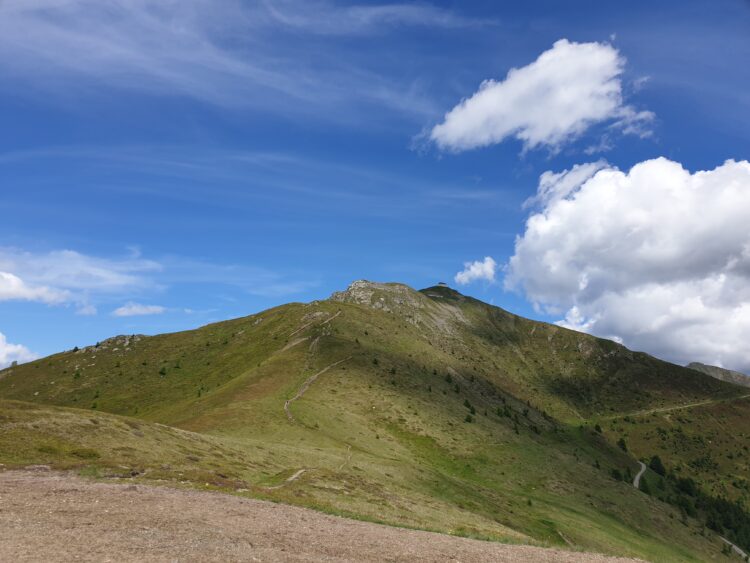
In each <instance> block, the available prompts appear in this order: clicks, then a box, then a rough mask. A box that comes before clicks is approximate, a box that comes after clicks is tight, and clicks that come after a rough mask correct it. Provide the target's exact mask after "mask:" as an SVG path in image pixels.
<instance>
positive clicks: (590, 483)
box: [0, 281, 750, 561]
mask: <svg viewBox="0 0 750 563" xmlns="http://www.w3.org/2000/svg"><path fill="white" fill-rule="evenodd" d="M748 415H750V401H748V397H747V394H746V390H745V389H742V388H740V387H737V386H736V385H732V384H729V383H725V382H723V381H719V380H717V379H715V378H713V377H709V376H707V375H705V374H703V373H700V372H698V371H696V370H693V369H687V368H684V367H680V366H676V365H674V364H670V363H667V362H663V361H661V360H658V359H656V358H653V357H651V356H649V355H647V354H643V353H640V352H633V351H630V350H628V349H627V348H625V347H623V346H621V345H619V344H617V343H614V342H611V341H608V340H604V339H599V338H595V337H592V336H589V335H586V334H582V333H578V332H574V331H571V330H567V329H564V328H561V327H558V326H554V325H550V324H546V323H541V322H536V321H531V320H528V319H524V318H522V317H518V316H516V315H513V314H511V313H509V312H507V311H504V310H502V309H499V308H497V307H493V306H490V305H487V304H485V303H482V302H481V301H478V300H475V299H472V298H470V297H467V296H464V295H462V294H460V293H458V292H456V291H455V290H453V289H451V288H448V287H445V286H442V285H440V286H435V287H430V288H427V289H424V290H422V291H415V290H413V289H411V288H410V287H408V286H405V285H402V284H393V283H388V284H384V283H373V282H367V281H358V282H354V283H353V284H352V285H351V286H350V287H349V288H348V289H347V290H345V291H342V292H337V293H335V294H334V295H332V296H331V298H329V299H327V300H322V301H313V302H311V303H290V304H287V305H283V306H280V307H276V308H273V309H270V310H267V311H264V312H261V313H258V314H256V315H251V316H248V317H244V318H240V319H234V320H230V321H225V322H220V323H215V324H211V325H208V326H205V327H202V328H199V329H196V330H191V331H186V332H179V333H173V334H162V335H158V336H141V335H129V336H118V337H114V338H111V339H109V340H105V341H103V342H100V343H97V344H96V345H94V346H87V347H83V348H80V349H74V350H70V351H67V352H62V353H60V354H55V355H52V356H49V357H47V358H43V359H40V360H37V361H34V362H31V363H28V364H23V365H19V366H14V367H12V368H9V369H6V370H4V371H1V372H0V428H2V432H0V463H3V464H5V465H6V466H7V467H18V466H24V465H29V464H48V465H51V466H53V467H57V468H62V469H73V470H77V471H79V472H83V473H85V474H87V475H91V476H98V477H101V478H105V477H106V478H109V477H118V478H128V479H135V480H136V481H138V480H141V481H146V482H150V481H159V482H164V481H167V482H174V483H176V484H180V485H181V486H185V485H190V486H193V487H198V488H209V489H218V490H232V491H235V492H236V493H237V494H242V495H250V496H253V497H258V498H270V499H273V500H275V501H279V502H285V503H290V504H295V505H301V506H308V507H313V508H316V509H318V510H323V511H326V512H331V513H335V514H340V515H344V516H349V517H355V518H360V519H367V520H372V521H377V522H383V523H388V524H392V525H398V526H406V527H414V528H421V529H429V530H435V531H441V532H447V533H453V534H460V535H466V536H472V537H480V538H486V539H494V540H500V541H509V542H520V543H532V544H538V545H550V546H560V547H565V548H571V549H578V550H590V551H599V552H604V553H611V554H619V555H631V556H637V557H642V558H645V559H649V560H657V561H691V560H698V561H704V560H712V559H718V558H720V557H722V555H721V549H722V545H723V544H722V542H721V540H720V539H719V537H718V534H717V533H716V532H720V533H722V534H724V535H726V536H727V537H729V538H730V539H732V540H733V541H735V543H738V544H740V545H742V546H744V547H745V548H747V547H750V545H748V544H750V519H748V515H747V513H746V512H745V511H744V508H743V506H744V504H743V503H744V502H745V501H746V500H747V497H748V494H749V491H750V489H749V488H748V487H747V481H746V476H747V475H748V471H747V469H748V466H747V463H748V461H747V460H748V454H747V446H748V436H749V435H750V416H748ZM730 455H731V457H730ZM653 456H658V462H657V461H654V460H652V457H653ZM694 457H695V458H696V459H698V458H700V459H698V461H697V462H695V459H694ZM639 458H642V459H644V460H646V461H647V462H648V464H649V466H650V468H649V469H648V470H647V471H646V472H645V474H644V476H643V478H642V479H641V480H640V489H641V490H637V489H636V488H635V487H633V484H632V480H633V477H634V476H635V475H636V474H637V473H638V472H639V471H640V469H641V464H640V463H639ZM694 462H695V463H694ZM644 491H645V492H644Z"/></svg>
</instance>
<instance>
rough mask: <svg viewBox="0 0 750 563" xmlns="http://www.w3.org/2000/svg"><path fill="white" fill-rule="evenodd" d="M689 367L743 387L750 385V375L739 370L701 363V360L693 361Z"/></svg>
mask: <svg viewBox="0 0 750 563" xmlns="http://www.w3.org/2000/svg"><path fill="white" fill-rule="evenodd" d="M687 367H688V368H690V369H694V370H697V371H700V372H702V373H705V374H706V375H710V376H711V377H713V378H715V379H718V380H720V381H726V382H728V383H734V384H735V385H742V386H743V387H750V376H747V375H745V374H744V373H740V372H739V371H733V370H731V369H724V368H720V367H718V366H710V365H708V364H701V363H700V362H692V363H690V364H688V365H687Z"/></svg>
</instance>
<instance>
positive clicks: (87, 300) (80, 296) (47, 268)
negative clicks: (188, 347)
mask: <svg viewBox="0 0 750 563" xmlns="http://www.w3.org/2000/svg"><path fill="white" fill-rule="evenodd" d="M317 283H318V282H317V280H315V279H311V278H310V277H309V276H308V277H305V278H304V279H295V278H293V277H291V276H290V275H285V274H282V273H279V272H276V271H273V270H271V269H268V268H263V267H260V266H252V265H247V264H231V263H228V264H227V263H217V262H212V261H206V260H202V259H197V258H188V257H184V256H162V257H160V258H158V259H147V258H144V257H142V256H141V255H140V252H138V251H131V252H130V253H129V254H127V255H125V256H121V257H109V258H103V257H99V256H92V255H88V254H84V253H81V252H77V251H74V250H53V251H49V252H29V251H25V250H21V249H18V248H8V247H0V301H33V302H38V303H45V304H48V305H74V306H75V307H76V308H77V311H76V312H77V314H79V315H95V314H96V313H97V307H96V303H101V302H111V301H113V300H118V299H120V300H124V299H131V298H133V297H134V296H139V295H141V296H143V295H153V294H156V295H164V294H166V293H169V291H170V289H171V288H174V287H176V286H184V285H204V286H214V287H223V288H232V289H235V290H239V291H241V292H242V293H246V294H248V295H257V296H262V297H282V296H286V295H292V294H295V293H301V292H304V291H306V290H308V289H310V288H312V287H315V286H316V285H317ZM130 305H133V307H130ZM136 305H137V306H138V307H151V306H142V305H138V303H136V302H129V303H128V305H126V306H124V308H123V307H120V308H118V309H117V311H116V312H115V313H114V314H115V316H132V315H134V314H155V313H157V312H158V313H162V312H166V310H167V309H166V308H162V309H161V310H159V311H157V310H156V309H153V308H152V309H143V308H141V309H138V308H137V307H135V306H136ZM135 311H140V312H135Z"/></svg>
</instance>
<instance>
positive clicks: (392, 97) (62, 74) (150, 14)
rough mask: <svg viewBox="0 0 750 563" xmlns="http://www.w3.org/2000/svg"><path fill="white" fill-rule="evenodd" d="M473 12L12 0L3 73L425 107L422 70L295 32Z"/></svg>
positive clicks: (279, 99)
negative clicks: (402, 73) (384, 67)
mask: <svg viewBox="0 0 750 563" xmlns="http://www.w3.org/2000/svg"><path fill="white" fill-rule="evenodd" d="M469 22H470V20H468V19H464V18H461V17H459V16H457V15H455V14H453V13H452V12H449V11H447V10H444V9H441V8H437V7H433V6H431V5H429V4H419V5H410V4H383V5H362V6H357V5H353V6H352V5H349V6H339V5H337V4H333V3H328V2H317V3H315V4H314V5H311V4H310V3H307V2H297V1H294V2H291V1H286V2H270V1H265V2H257V3H246V2H241V1H239V0H230V1H227V2H220V3H216V2H209V1H207V0H182V1H180V2H177V1H174V0H172V1H166V2H160V1H156V0H65V1H60V0H6V1H5V2H3V3H0V76H3V75H4V76H6V78H8V79H10V78H13V79H14V80H12V81H11V80H6V81H5V84H4V86H3V87H4V88H5V89H9V88H13V87H14V85H15V87H18V85H19V84H21V83H23V85H24V87H27V86H28V85H29V84H30V85H32V86H33V87H37V88H39V87H41V88H44V89H45V90H44V91H45V92H53V93H54V92H56V91H57V94H59V93H60V92H59V89H56V88H55V86H56V85H57V84H59V83H60V82H61V81H64V82H65V85H66V88H65V90H66V91H70V89H82V90H83V91H89V90H96V89H100V88H102V87H106V88H117V89H121V90H125V91H131V92H132V91H137V92H142V93H147V94H157V95H168V96H185V97H189V98H192V99H196V100H200V101H202V102H206V103H210V104H214V105H219V106H224V107H250V108H256V109H263V110H268V109H278V110H280V111H283V112H284V113H285V114H287V115H289V114H299V113H300V112H307V113H317V112H319V111H320V110H321V109H323V108H333V107H335V108H336V113H335V114H334V115H338V116H340V117H341V116H343V115H344V114H346V109H347V108H349V109H351V110H352V111H356V110H355V109H354V108H361V107H362V106H363V105H364V106H367V105H370V106H372V105H376V106H382V107H385V108H388V109H390V110H393V111H396V112H403V113H406V114H410V115H413V116H414V117H415V119H419V118H421V117H424V116H425V115H427V114H430V113H432V112H433V111H434V110H435V106H434V105H433V103H432V102H431V100H430V98H429V95H428V93H427V92H424V91H420V90H419V88H417V87H415V85H416V82H413V81H409V80H403V79H401V78H392V77H389V76H387V75H386V74H384V73H383V72H382V71H381V70H376V69H377V68H378V65H377V64H374V63H373V60H372V59H371V58H369V57H367V56H366V55H365V56H363V57H359V56H358V55H357V54H356V53H355V52H354V50H352V49H347V51H346V53H347V55H345V56H342V53H341V51H340V50H339V49H337V48H335V46H334V45H328V44H326V43H323V44H320V45H317V46H316V50H315V51H316V56H312V55H311V53H310V49H309V44H308V43H307V42H306V41H304V40H301V39H300V38H299V37H297V36H296V35H295V34H297V33H299V32H300V31H302V32H305V33H308V34H313V35H342V34H344V35H360V34H368V33H374V32H386V31H388V30H389V29H393V28H394V27H396V26H406V25H408V26H415V25H417V26H432V27H435V26H437V27H443V28H444V27H456V26H460V25H468V23H469ZM285 32H288V33H287V35H288V37H287V36H286V35H284V33H285ZM329 51H330V54H331V56H321V54H323V55H324V54H325V53H328V52H329ZM371 63H373V64H371ZM70 77H75V78H76V79H77V80H75V81H71V80H69V78H70ZM19 80H20V81H22V82H19ZM329 118H331V116H329Z"/></svg>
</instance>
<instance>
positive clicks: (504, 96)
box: [429, 39, 653, 151]
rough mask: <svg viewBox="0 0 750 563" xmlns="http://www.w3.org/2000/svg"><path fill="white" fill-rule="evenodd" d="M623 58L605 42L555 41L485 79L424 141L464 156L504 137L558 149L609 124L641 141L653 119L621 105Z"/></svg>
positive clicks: (622, 103) (528, 144)
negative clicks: (532, 57) (500, 74)
mask: <svg viewBox="0 0 750 563" xmlns="http://www.w3.org/2000/svg"><path fill="white" fill-rule="evenodd" d="M624 67H625V59H624V58H623V57H622V56H621V55H620V53H619V52H618V51H617V49H615V48H614V47H613V46H612V45H609V44H606V43H575V42H571V41H568V40H567V39H561V40H559V41H557V42H556V43H555V44H554V45H553V46H552V48H551V49H549V50H547V51H545V52H544V53H542V54H541V55H540V56H539V58H537V60H536V61H534V62H533V63H530V64H528V65H527V66H524V67H521V68H514V69H511V70H510V71H509V72H508V75H507V76H506V78H505V80H502V81H499V82H498V81H496V80H492V79H490V80H485V81H484V82H482V84H481V85H480V87H479V90H478V91H477V92H475V93H474V94H473V95H472V96H471V97H469V98H466V99H464V100H463V101H461V103H459V104H458V105H457V106H456V107H454V108H453V109H452V110H450V111H449V112H448V113H447V114H446V115H445V119H444V121H443V122H442V123H440V124H438V125H436V126H435V127H434V128H433V129H432V131H431V132H430V135H429V138H430V140H431V141H433V142H435V143H436V144H437V146H438V147H440V148H441V149H445V150H451V151H464V150H468V149H473V148H477V147H485V146H488V145H492V144H496V143H500V142H502V141H503V140H505V139H507V138H509V137H515V138H517V139H519V140H520V141H521V142H523V144H524V147H525V148H527V149H531V148H535V147H539V146H547V147H550V148H552V149H556V148H558V147H559V146H561V145H562V144H564V143H565V142H567V141H570V140H572V139H574V138H576V137H578V136H580V135H581V134H582V133H583V132H584V131H585V130H586V129H588V128H589V127H590V126H591V125H593V124H596V123H601V122H611V124H613V125H615V126H616V127H618V128H619V129H621V130H622V131H623V132H624V133H633V134H641V135H643V134H646V132H647V130H646V128H645V127H646V124H647V122H648V121H650V120H651V119H652V118H653V114H652V113H650V112H647V111H638V110H636V109H635V108H633V107H632V106H629V105H626V104H625V103H624V101H623V92H622V83H621V78H620V77H621V75H622V73H623V70H624Z"/></svg>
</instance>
